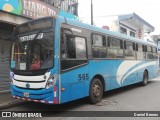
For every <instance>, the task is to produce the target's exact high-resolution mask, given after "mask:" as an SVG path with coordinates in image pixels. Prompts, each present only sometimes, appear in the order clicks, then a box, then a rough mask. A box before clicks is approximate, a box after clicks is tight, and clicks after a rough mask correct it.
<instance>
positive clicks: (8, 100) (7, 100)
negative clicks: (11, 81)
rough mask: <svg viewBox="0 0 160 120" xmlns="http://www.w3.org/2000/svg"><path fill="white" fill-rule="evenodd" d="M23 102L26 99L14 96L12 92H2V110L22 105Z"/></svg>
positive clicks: (0, 94) (0, 107)
mask: <svg viewBox="0 0 160 120" xmlns="http://www.w3.org/2000/svg"><path fill="white" fill-rule="evenodd" d="M22 103H24V101H22V100H19V99H15V98H13V97H12V96H11V94H10V92H3V93H0V110H2V109H7V108H9V107H13V106H16V105H20V104H22Z"/></svg>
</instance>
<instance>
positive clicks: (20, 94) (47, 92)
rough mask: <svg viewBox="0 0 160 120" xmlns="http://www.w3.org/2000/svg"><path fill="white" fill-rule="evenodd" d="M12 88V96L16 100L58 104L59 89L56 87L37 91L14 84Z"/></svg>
mask: <svg viewBox="0 0 160 120" xmlns="http://www.w3.org/2000/svg"><path fill="white" fill-rule="evenodd" d="M10 86H11V87H10V91H11V95H12V96H13V97H14V98H18V99H22V100H26V101H33V102H41V103H46V104H58V97H57V96H58V89H57V87H56V86H54V87H50V88H49V89H37V90H30V89H26V88H19V87H17V86H15V85H12V84H11V85H10ZM26 95H27V97H26Z"/></svg>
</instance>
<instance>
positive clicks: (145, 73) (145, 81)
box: [141, 71, 148, 86]
mask: <svg viewBox="0 0 160 120" xmlns="http://www.w3.org/2000/svg"><path fill="white" fill-rule="evenodd" d="M147 83H148V72H147V71H144V73H143V81H142V82H141V85H142V86H146V85H147Z"/></svg>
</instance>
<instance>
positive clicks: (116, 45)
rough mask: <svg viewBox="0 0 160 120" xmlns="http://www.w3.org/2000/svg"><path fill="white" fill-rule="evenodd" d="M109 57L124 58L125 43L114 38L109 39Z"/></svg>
mask: <svg viewBox="0 0 160 120" xmlns="http://www.w3.org/2000/svg"><path fill="white" fill-rule="evenodd" d="M108 57H109V58H123V41H122V40H120V39H117V38H114V37H108Z"/></svg>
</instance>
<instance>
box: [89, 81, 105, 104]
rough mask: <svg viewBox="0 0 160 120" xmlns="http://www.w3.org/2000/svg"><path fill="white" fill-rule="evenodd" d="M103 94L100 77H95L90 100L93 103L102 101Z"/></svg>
mask: <svg viewBox="0 0 160 120" xmlns="http://www.w3.org/2000/svg"><path fill="white" fill-rule="evenodd" d="M102 96H103V84H102V82H101V80H100V79H98V78H94V79H93V80H92V82H91V85H90V91H89V100H90V102H91V103H92V104H95V103H98V102H100V101H101V99H102Z"/></svg>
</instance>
